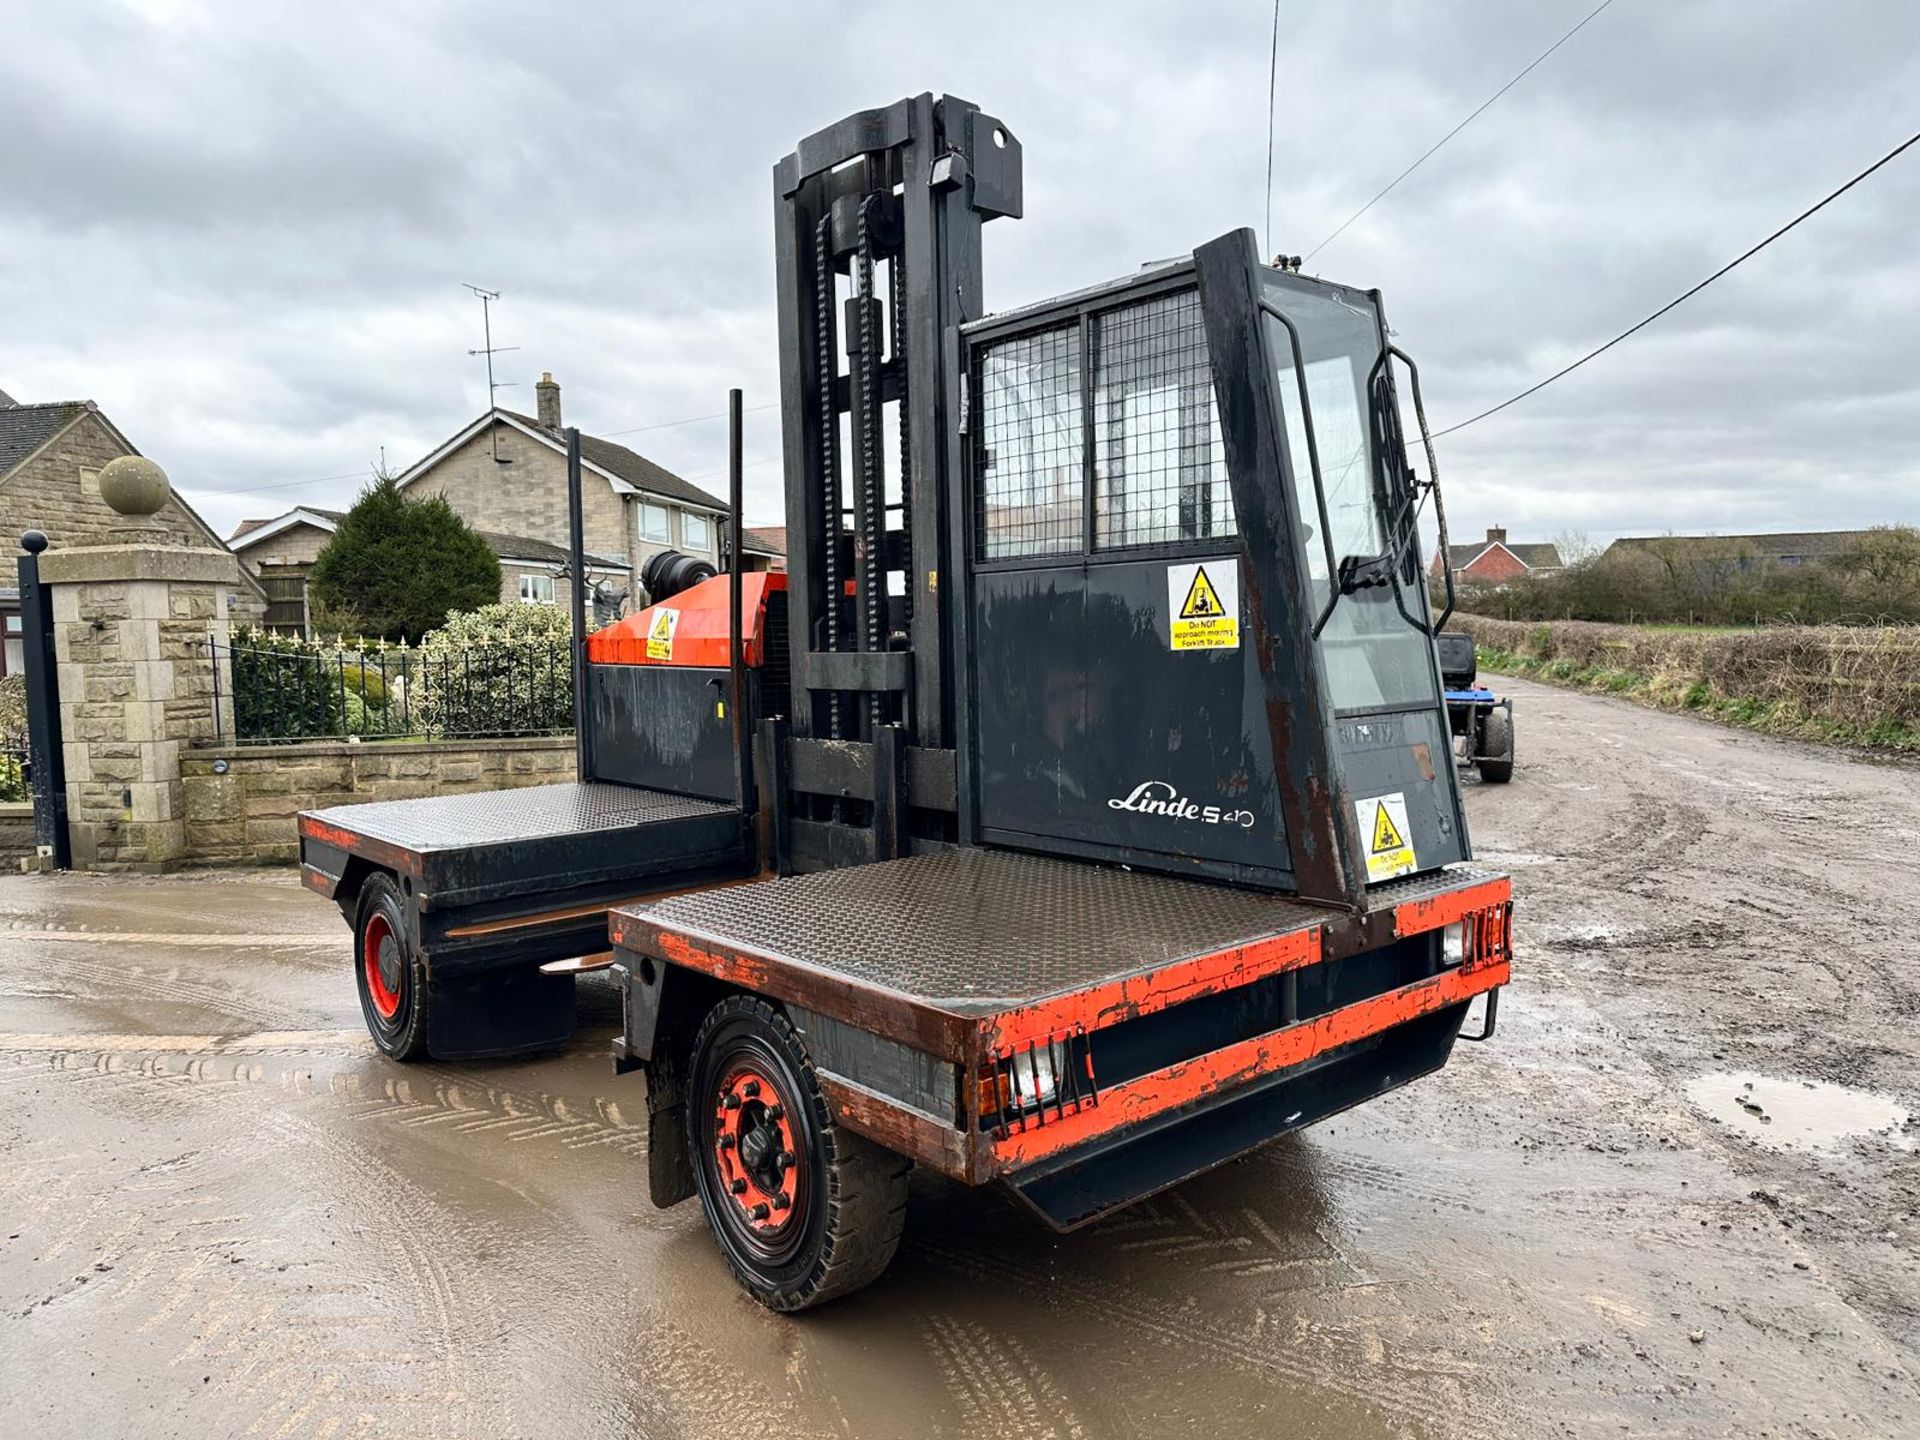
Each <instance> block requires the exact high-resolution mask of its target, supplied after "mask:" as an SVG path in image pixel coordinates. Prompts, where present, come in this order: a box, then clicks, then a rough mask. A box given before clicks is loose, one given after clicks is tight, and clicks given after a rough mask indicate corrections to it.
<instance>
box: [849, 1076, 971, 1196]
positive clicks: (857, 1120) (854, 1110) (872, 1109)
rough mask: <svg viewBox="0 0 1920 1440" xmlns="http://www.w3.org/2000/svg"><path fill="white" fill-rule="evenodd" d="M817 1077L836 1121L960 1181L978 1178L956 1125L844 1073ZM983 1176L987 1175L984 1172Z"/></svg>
mask: <svg viewBox="0 0 1920 1440" xmlns="http://www.w3.org/2000/svg"><path fill="white" fill-rule="evenodd" d="M818 1078H819V1081H820V1093H821V1094H822V1095H823V1096H824V1097H825V1098H826V1102H827V1106H828V1108H829V1109H831V1110H832V1111H833V1118H834V1120H835V1121H836V1122H837V1123H839V1124H841V1125H844V1126H846V1127H847V1129H849V1130H851V1131H853V1132H854V1133H855V1134H857V1135H864V1136H866V1137H867V1138H868V1139H869V1140H872V1141H874V1142H875V1143H876V1144H880V1145H884V1146H886V1147H887V1148H888V1149H889V1150H893V1151H896V1152H897V1153H899V1154H902V1155H911V1156H912V1157H913V1158H914V1159H915V1160H916V1161H918V1162H919V1163H920V1164H922V1165H925V1166H927V1167H928V1168H929V1169H931V1170H937V1171H939V1172H940V1173H941V1174H942V1175H946V1176H950V1177H951V1178H953V1179H955V1180H969V1179H974V1178H975V1177H974V1176H972V1175H971V1174H970V1173H969V1168H968V1161H969V1159H970V1155H969V1149H968V1146H967V1143H966V1136H965V1135H963V1134H961V1132H960V1131H958V1130H956V1129H955V1128H954V1127H953V1126H952V1125H951V1124H942V1123H941V1122H940V1121H938V1120H936V1119H934V1118H933V1117H932V1116H930V1115H922V1114H920V1113H919V1112H918V1111H916V1110H909V1109H907V1108H906V1107H905V1106H903V1105H900V1104H898V1103H897V1102H895V1101H892V1100H889V1099H887V1098H886V1097H885V1096H882V1095H876V1094H874V1093H873V1092H872V1091H871V1090H868V1089H865V1088H864V1087H862V1086H860V1085H857V1084H855V1083H854V1082H853V1081H851V1080H848V1079H845V1078H844V1077H842V1076H839V1075H830V1074H827V1073H825V1072H824V1071H823V1072H821V1073H820V1074H819V1076H818ZM978 1178H979V1179H985V1178H986V1177H985V1175H984V1174H982V1175H981V1176H979V1177H978Z"/></svg>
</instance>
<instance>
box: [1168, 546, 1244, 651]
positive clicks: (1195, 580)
mask: <svg viewBox="0 0 1920 1440" xmlns="http://www.w3.org/2000/svg"><path fill="white" fill-rule="evenodd" d="M1167 610H1168V615H1169V632H1168V636H1167V638H1168V642H1169V643H1170V644H1171V645H1172V647H1173V648H1174V649H1175V650H1238V649H1239V648H1240V566H1239V564H1238V563H1237V562H1235V561H1232V560H1208V561H1206V562H1205V563H1203V564H1199V565H1169V566H1168V567H1167Z"/></svg>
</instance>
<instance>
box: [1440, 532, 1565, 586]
mask: <svg viewBox="0 0 1920 1440" xmlns="http://www.w3.org/2000/svg"><path fill="white" fill-rule="evenodd" d="M1447 564H1448V565H1449V566H1450V567H1451V568H1452V570H1453V583H1454V584H1456V585H1505V584H1508V583H1509V582H1511V581H1514V580H1517V579H1519V578H1520V577H1521V576H1523V575H1544V574H1547V573H1549V572H1551V571H1554V570H1558V569H1560V551H1559V548H1558V547H1557V546H1555V545H1554V544H1553V543H1552V542H1551V541H1546V540H1536V541H1518V540H1508V539H1507V532H1506V531H1505V530H1504V529H1501V528H1499V527H1494V528H1491V529H1489V530H1488V531H1487V538H1486V539H1485V540H1469V541H1468V542H1467V543H1466V544H1464V545H1449V546H1448V547H1447ZM1440 574H1441V572H1440V557H1439V556H1438V555H1435V556H1434V557H1433V575H1434V578H1435V579H1436V580H1437V579H1439V578H1440Z"/></svg>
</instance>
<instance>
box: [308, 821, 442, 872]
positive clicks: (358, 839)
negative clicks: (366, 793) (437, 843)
mask: <svg viewBox="0 0 1920 1440" xmlns="http://www.w3.org/2000/svg"><path fill="white" fill-rule="evenodd" d="M300 833H301V834H302V835H304V836H306V837H308V838H310V839H313V840H317V841H319V842H320V843H321V844H322V845H331V846H333V847H334V848H335V849H336V850H341V851H344V852H345V853H346V854H348V855H353V856H359V857H361V858H363V859H367V860H371V861H373V862H374V863H375V864H377V865H383V866H385V867H387V868H388V869H390V870H393V871H395V872H396V873H398V874H402V875H411V876H413V877H414V878H415V879H416V880H417V879H419V878H420V865H421V860H420V852H419V851H417V850H409V849H407V848H405V847H404V846H400V845H393V844H389V843H388V842H387V841H384V840H378V839H375V838H374V837H372V836H370V835H361V834H359V833H357V832H356V831H352V830H346V829H342V828H341V827H340V826H338V825H329V824H328V823H327V822H326V821H324V820H321V819H319V818H318V817H317V816H314V815H302V816H301V817H300Z"/></svg>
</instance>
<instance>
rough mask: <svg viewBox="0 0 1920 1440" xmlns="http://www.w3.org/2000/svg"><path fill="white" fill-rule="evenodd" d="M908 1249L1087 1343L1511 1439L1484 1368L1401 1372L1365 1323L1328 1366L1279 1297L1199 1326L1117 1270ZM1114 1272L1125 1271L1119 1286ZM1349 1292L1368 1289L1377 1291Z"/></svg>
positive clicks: (927, 1242)
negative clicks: (1140, 1348)
mask: <svg viewBox="0 0 1920 1440" xmlns="http://www.w3.org/2000/svg"><path fill="white" fill-rule="evenodd" d="M1191 1234H1192V1238H1193V1239H1196V1240H1215V1239H1218V1238H1219V1227H1217V1226H1214V1225H1211V1224H1208V1225H1206V1226H1203V1227H1196V1228H1195V1229H1194V1230H1193V1231H1192V1232H1191ZM903 1248H905V1249H907V1250H908V1251H910V1252H911V1253H912V1254H913V1255H914V1256H915V1257H916V1258H919V1259H922V1260H924V1261H926V1262H927V1263H929V1264H931V1265H934V1266H936V1267H938V1268H939V1269H941V1270H944V1271H947V1272H948V1273H950V1274H954V1275H958V1276H961V1277H962V1278H964V1279H967V1280H969V1281H971V1282H974V1283H976V1284H980V1285H983V1286H988V1287H992V1288H994V1289H996V1290H999V1291H1002V1292H1005V1293H1010V1294H1012V1295H1014V1296H1016V1297H1018V1298H1019V1299H1020V1300H1022V1301H1025V1302H1028V1303H1030V1304H1032V1305H1034V1306H1037V1307H1038V1308H1040V1309H1043V1310H1045V1311H1047V1312H1049V1313H1050V1314H1051V1315H1053V1316H1055V1317H1064V1318H1065V1319H1067V1320H1068V1321H1069V1322H1070V1326H1069V1328H1070V1329H1071V1330H1072V1331H1073V1332H1075V1333H1078V1334H1081V1335H1083V1336H1089V1337H1091V1331H1090V1330H1089V1327H1088V1326H1087V1323H1086V1322H1087V1320H1088V1319H1090V1318H1091V1319H1094V1320H1097V1321H1099V1322H1100V1324H1101V1325H1102V1326H1104V1327H1105V1328H1106V1329H1107V1330H1109V1331H1111V1332H1113V1334H1114V1335H1116V1336H1119V1337H1124V1338H1125V1339H1129V1340H1133V1341H1136V1342H1139V1343H1141V1344H1143V1345H1146V1346H1148V1347H1150V1348H1151V1349H1152V1350H1153V1351H1155V1352H1156V1353H1157V1354H1159V1355H1162V1356H1167V1355H1176V1354H1177V1355H1179V1356H1181V1357H1183V1359H1182V1362H1181V1363H1182V1364H1184V1365H1187V1366H1199V1365H1206V1364H1225V1365H1228V1366H1231V1367H1232V1368H1234V1369H1236V1370H1238V1371H1240V1372H1241V1373H1242V1374H1245V1375H1248V1376H1251V1377H1254V1378H1256V1379H1264V1380H1266V1381H1268V1382H1271V1381H1272V1380H1275V1379H1278V1380H1280V1381H1282V1382H1283V1383H1284V1384H1285V1385H1286V1386H1287V1387H1288V1388H1289V1389H1290V1390H1292V1391H1295V1392H1296V1393H1297V1394H1302V1395H1309V1396H1314V1397H1316V1399H1317V1401H1318V1402H1321V1403H1324V1401H1325V1400H1326V1399H1327V1398H1328V1397H1329V1396H1330V1395H1331V1396H1338V1397H1339V1398H1340V1399H1341V1400H1344V1401H1347V1402H1349V1403H1350V1404H1351V1405H1352V1406H1353V1408H1354V1410H1355V1411H1356V1412H1357V1413H1360V1414H1369V1415H1373V1416H1376V1417H1379V1419H1381V1420H1384V1421H1386V1422H1388V1423H1390V1424H1391V1425H1394V1426H1397V1427H1399V1429H1400V1430H1401V1431H1404V1432H1409V1433H1419V1434H1425V1435H1433V1436H1444V1437H1449V1440H1493V1437H1496V1436H1500V1435H1503V1434H1505V1433H1506V1432H1505V1427H1504V1425H1503V1424H1501V1423H1499V1422H1498V1421H1497V1420H1495V1419H1494V1418H1493V1417H1491V1416H1489V1415H1487V1414H1486V1411H1487V1409H1488V1405H1487V1403H1486V1398H1485V1395H1484V1391H1485V1390H1486V1388H1488V1387H1487V1386H1486V1385H1485V1383H1484V1382H1485V1380H1486V1378H1487V1377H1486V1376H1485V1375H1484V1374H1482V1373H1481V1370H1480V1367H1478V1366H1476V1365H1474V1364H1473V1363H1472V1362H1470V1361H1455V1362H1453V1366H1452V1369H1453V1373H1446V1374H1442V1373H1439V1372H1438V1371H1437V1370H1435V1369H1432V1368H1429V1369H1427V1370H1425V1371H1424V1372H1422V1371H1421V1370H1418V1369H1413V1370H1409V1369H1405V1368H1403V1367H1402V1364H1401V1359H1400V1357H1399V1356H1397V1355H1395V1354H1394V1353H1392V1352H1391V1351H1390V1350H1389V1349H1388V1348H1387V1347H1386V1345H1385V1343H1384V1341H1383V1339H1382V1337H1381V1336H1380V1334H1379V1332H1378V1329H1377V1328H1376V1327H1374V1326H1372V1325H1371V1324H1370V1323H1369V1322H1367V1321H1366V1320H1365V1319H1364V1317H1355V1319H1354V1321H1353V1324H1354V1326H1355V1329H1354V1331H1353V1336H1354V1337H1355V1338H1354V1339H1352V1340H1351V1341H1350V1342H1349V1348H1351V1349H1353V1350H1355V1351H1356V1352H1357V1353H1355V1354H1353V1355H1352V1356H1351V1357H1350V1358H1347V1359H1340V1358H1336V1357H1333V1356H1331V1355H1330V1354H1329V1353H1327V1352H1328V1351H1329V1350H1330V1349H1332V1348H1333V1347H1332V1346H1330V1345H1325V1344H1319V1345H1316V1346H1315V1347H1314V1351H1315V1352H1317V1353H1311V1352H1309V1350H1308V1347H1306V1346H1303V1345H1302V1344H1301V1343H1300V1342H1301V1340H1302V1339H1304V1338H1307V1337H1306V1336H1304V1335H1303V1334H1302V1333H1301V1327H1300V1325H1298V1324H1294V1325H1287V1326H1284V1327H1283V1326H1276V1325H1274V1324H1273V1311H1271V1310H1269V1309H1268V1308H1267V1303H1268V1302H1270V1303H1272V1304H1273V1305H1274V1306H1275V1307H1276V1308H1277V1309H1278V1310H1279V1311H1280V1312H1282V1313H1283V1314H1284V1313H1285V1312H1287V1311H1288V1310H1289V1309H1290V1308H1291V1302H1290V1301H1289V1300H1288V1299H1287V1292H1286V1291H1285V1290H1281V1291H1279V1292H1273V1291H1270V1290H1269V1291H1264V1292H1263V1293H1262V1296H1261V1297H1260V1298H1258V1299H1256V1298H1253V1297H1248V1298H1245V1299H1242V1298H1239V1297H1238V1296H1236V1298H1234V1300H1233V1301H1232V1303H1231V1305H1230V1306H1223V1304H1222V1299H1223V1297H1222V1296H1221V1295H1220V1294H1219V1293H1218V1291H1217V1290H1215V1291H1212V1292H1211V1293H1210V1295H1209V1300H1210V1305H1209V1309H1208V1312H1207V1316H1206V1320H1205V1323H1204V1324H1203V1325H1195V1324H1193V1323H1191V1321H1190V1320H1183V1319H1182V1318H1181V1316H1180V1312H1179V1311H1178V1309H1177V1308H1170V1307H1169V1306H1168V1305H1167V1303H1166V1300H1167V1297H1166V1295H1165V1293H1164V1292H1163V1291H1160V1290H1157V1289H1153V1288H1149V1287H1148V1286H1147V1285H1146V1284H1145V1283H1144V1282H1145V1278H1146V1277H1144V1276H1142V1275H1141V1273H1140V1267H1138V1266H1135V1267H1116V1266H1112V1265H1107V1264H1103V1263H1101V1261H1100V1259H1099V1257H1097V1256H1087V1257H1085V1263H1084V1264H1077V1265H1076V1266H1075V1273H1073V1274H1072V1275H1070V1276H1063V1275H1060V1274H1057V1273H1056V1274H1048V1273H1045V1272H1044V1271H1041V1270H1039V1269H1037V1267H1034V1266H1032V1265H1030V1264H1024V1263H1022V1262H1021V1261H1019V1260H1018V1259H1008V1258H1006V1257H1005V1256H1004V1255H1000V1254H996V1253H994V1252H993V1251H992V1250H990V1249H987V1248H961V1247H958V1246H953V1245H949V1244H946V1243H943V1242H941V1241H939V1240H936V1239H931V1238H927V1237H925V1236H924V1235H920V1236H916V1233H915V1232H914V1231H913V1230H912V1229H911V1228H910V1229H909V1230H908V1232H907V1239H906V1241H905V1244H904V1246H903ZM1283 1248H1291V1246H1290V1244H1289V1245H1288V1246H1285V1247H1283ZM1270 1258H1290V1257H1285V1256H1281V1257H1270ZM1343 1263H1344V1262H1343ZM1116 1270H1120V1271H1122V1272H1123V1274H1122V1276H1121V1277H1120V1278H1116V1274H1115V1271H1116ZM1255 1274H1256V1276H1257V1272H1255ZM1211 1279H1212V1277H1209V1280H1211ZM1355 1283H1356V1284H1357V1285H1358V1286H1359V1287H1360V1288H1365V1289H1371V1288H1372V1287H1373V1286H1374V1284H1376V1283H1377V1282H1375V1281H1373V1280H1371V1279H1364V1280H1360V1281H1358V1282H1355ZM1176 1288H1180V1287H1178V1286H1176ZM1223 1311H1224V1312H1225V1313H1223ZM1325 1335H1326V1332H1325V1331H1324V1330H1322V1331H1321V1332H1319V1333H1316V1334H1315V1335H1314V1336H1313V1337H1312V1338H1313V1339H1314V1340H1316V1341H1320V1340H1322V1339H1323V1338H1324V1337H1325ZM1094 1338H1097V1337H1094ZM1369 1371H1371V1372H1372V1373H1368V1372H1369ZM1383 1376H1384V1377H1390V1380H1391V1384H1389V1385H1386V1386H1382V1385H1380V1384H1379V1383H1378V1382H1379V1381H1380V1380H1381V1379H1382V1378H1383ZM1476 1410H1478V1411H1479V1412H1480V1413H1479V1414H1477V1415H1476V1414H1475V1413H1474V1412H1475V1411H1476Z"/></svg>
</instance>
